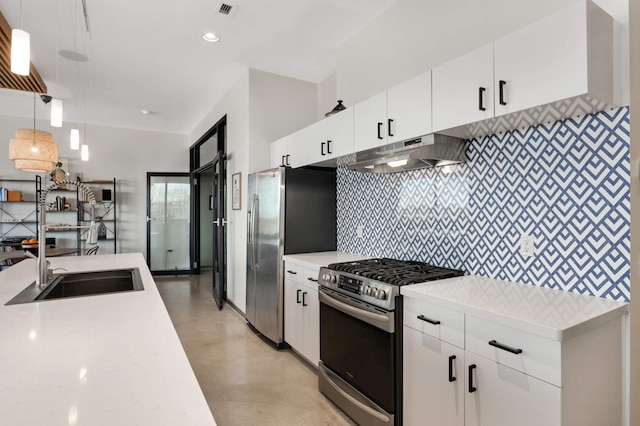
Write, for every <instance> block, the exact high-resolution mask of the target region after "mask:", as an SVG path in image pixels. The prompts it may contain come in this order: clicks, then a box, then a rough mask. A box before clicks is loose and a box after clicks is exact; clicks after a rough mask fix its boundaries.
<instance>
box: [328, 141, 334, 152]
mask: <svg viewBox="0 0 640 426" xmlns="http://www.w3.org/2000/svg"><path fill="white" fill-rule="evenodd" d="M327 154H333V153H332V152H331V141H330V140H328V141H327Z"/></svg>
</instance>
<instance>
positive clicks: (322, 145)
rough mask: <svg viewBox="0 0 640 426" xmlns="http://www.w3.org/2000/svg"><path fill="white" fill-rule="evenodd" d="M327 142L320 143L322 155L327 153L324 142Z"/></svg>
mask: <svg viewBox="0 0 640 426" xmlns="http://www.w3.org/2000/svg"><path fill="white" fill-rule="evenodd" d="M325 143H326V142H322V143H321V144H320V154H321V155H325V153H324V144H325Z"/></svg>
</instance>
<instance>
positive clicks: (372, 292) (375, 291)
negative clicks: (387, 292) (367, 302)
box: [371, 287, 378, 299]
mask: <svg viewBox="0 0 640 426" xmlns="http://www.w3.org/2000/svg"><path fill="white" fill-rule="evenodd" d="M371 296H373V297H375V298H376V299H377V298H378V289H377V288H375V287H374V288H372V289H371Z"/></svg>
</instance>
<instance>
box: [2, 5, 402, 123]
mask: <svg viewBox="0 0 640 426" xmlns="http://www.w3.org/2000/svg"><path fill="white" fill-rule="evenodd" d="M395 2H396V0H346V1H345V0H273V1H264V0H237V1H226V2H225V3H227V4H231V5H235V6H236V12H235V14H234V15H233V16H225V15H222V14H220V13H218V8H219V2H218V1H217V0H189V1H176V0H133V1H132V0H108V1H105V0H86V4H87V11H88V15H89V24H90V37H86V34H85V26H84V18H83V16H82V0H55V1H53V0H22V25H21V24H20V3H21V2H20V1H18V0H0V11H1V12H2V13H3V14H4V16H5V18H6V19H7V21H8V22H9V25H11V27H12V28H20V27H22V29H24V30H25V31H28V32H29V33H30V34H31V55H32V62H33V64H34V65H35V67H36V68H37V69H38V71H39V73H40V75H41V76H42V78H43V79H44V80H45V82H46V83H47V86H48V88H49V94H50V95H52V96H53V97H56V98H61V99H62V100H63V101H64V103H65V104H64V121H65V127H69V128H70V127H71V124H72V123H73V122H74V121H77V122H78V123H80V125H82V123H83V122H84V121H85V114H86V122H88V123H92V124H103V125H110V126H118V127H126V128H136V129H146V130H155V131H160V132H169V133H182V134H187V133H189V132H190V131H191V130H192V129H193V128H194V127H195V125H196V124H197V123H198V122H199V121H200V120H201V119H202V118H203V117H204V115H205V114H206V113H207V112H208V111H209V110H210V108H211V107H212V106H213V105H215V104H216V102H217V101H218V100H219V99H220V98H221V97H222V96H223V95H224V94H225V93H226V92H227V91H228V90H229V89H230V88H231V86H232V85H233V84H234V83H235V82H236V81H237V80H238V78H239V77H240V76H241V75H243V73H245V72H246V70H247V69H248V68H255V69H259V70H263V71H268V72H272V73H276V74H281V75H285V76H289V77H294V78H299V79H302V80H306V81H311V82H316V83H317V82H320V81H322V80H324V79H325V78H327V77H328V76H330V75H331V74H332V73H333V72H334V71H335V67H336V48H337V47H338V46H339V45H340V44H341V43H342V42H343V41H345V40H346V39H347V38H348V37H349V36H350V35H352V34H353V33H354V32H355V31H357V30H358V29H359V28H361V27H362V26H364V25H365V24H366V23H368V22H369V21H371V20H372V19H373V18H374V17H376V16H378V15H379V14H380V13H382V12H383V11H384V10H386V9H387V8H388V7H390V6H391V5H393V4H394V3H395ZM208 31H212V32H214V33H216V34H218V35H219V36H220V39H221V40H220V42H218V43H207V42H205V41H203V40H202V38H201V36H202V34H204V33H205V32H208ZM61 50H69V51H77V52H81V53H83V54H86V56H88V57H89V61H88V62H85V63H80V62H76V61H70V60H68V59H65V58H63V57H62V56H60V55H58V54H57V52H58V51H61ZM36 105H37V108H38V112H37V115H38V117H40V118H43V116H44V115H46V114H48V112H47V111H48V109H47V107H46V106H44V104H42V102H41V101H39V100H38V102H37V103H36ZM74 107H77V108H76V109H77V113H76V114H75V116H74ZM143 109H145V110H149V111H151V114H149V115H143V114H142V113H141V110H143ZM0 115H9V116H20V117H30V118H32V117H33V95H32V94H27V93H23V92H18V91H12V90H6V89H0Z"/></svg>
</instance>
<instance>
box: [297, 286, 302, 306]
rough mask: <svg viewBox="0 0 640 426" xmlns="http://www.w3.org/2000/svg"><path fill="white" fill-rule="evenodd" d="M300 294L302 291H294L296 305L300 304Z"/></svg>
mask: <svg viewBox="0 0 640 426" xmlns="http://www.w3.org/2000/svg"><path fill="white" fill-rule="evenodd" d="M300 292H302V290H300V289H298V290H296V303H300Z"/></svg>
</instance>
